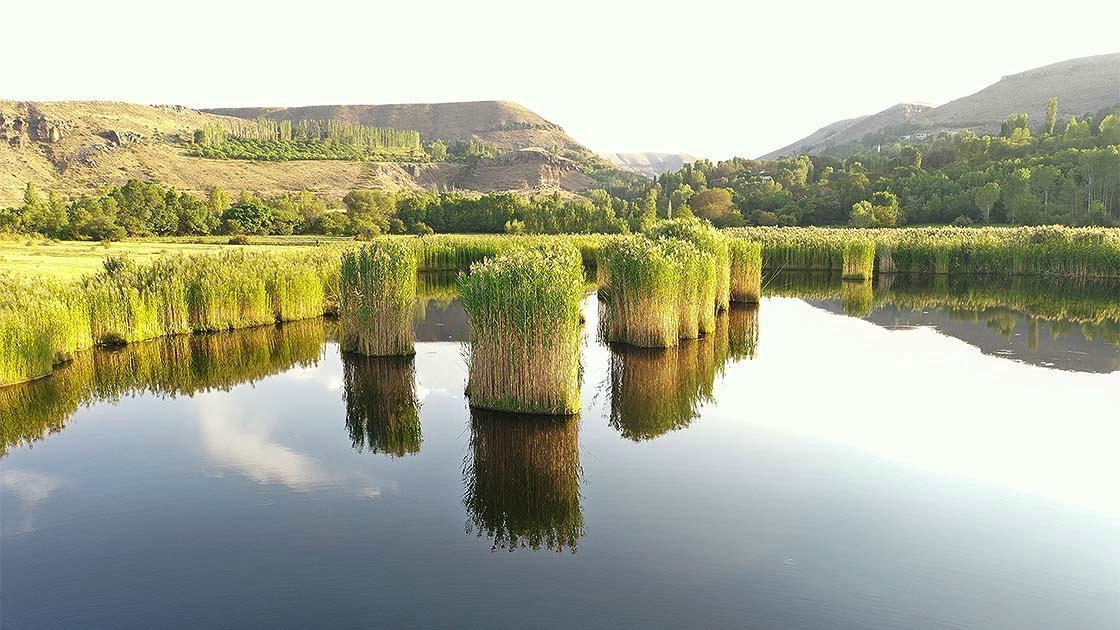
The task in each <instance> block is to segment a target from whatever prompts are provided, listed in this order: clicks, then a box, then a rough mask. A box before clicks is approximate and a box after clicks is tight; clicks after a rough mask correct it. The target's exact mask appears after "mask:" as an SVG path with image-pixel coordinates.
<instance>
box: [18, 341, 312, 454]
mask: <svg viewBox="0 0 1120 630" xmlns="http://www.w3.org/2000/svg"><path fill="white" fill-rule="evenodd" d="M333 330H334V327H333V325H332V324H331V323H330V322H328V321H326V320H323V319H312V320H305V321H298V322H290V323H287V324H284V325H282V326H262V327H259V328H250V329H245V330H237V331H231V332H221V333H213V334H206V335H176V336H173V337H163V338H160V339H155V340H152V341H146V342H142V343H135V344H129V345H127V346H123V347H121V348H114V349H111V350H107V349H96V350H93V351H91V352H82V353H79V354H78V355H77V356H76V357H75V358H74V360H73V361H71V362H70V363H68V364H66V365H63V366H61V367H60V368H59V369H58V370H56V371H55V372H54V373H53V374H52V375H50V376H47V377H45V378H42V379H39V380H36V381H32V382H30V383H25V384H22V385H16V386H13V387H4V388H0V429H2V431H0V455H3V454H4V453H6V452H7V451H8V449H9V448H12V447H15V446H18V445H21V444H31V443H32V442H35V441H36V440H40V439H42V438H43V437H44V436H46V435H47V434H49V433H55V432H58V431H61V430H62V429H63V428H65V426H66V420H67V419H68V418H69V417H70V416H71V415H73V414H74V412H76V411H77V410H78V409H79V408H81V407H83V406H90V405H93V404H96V403H99V402H104V401H116V400H119V399H120V398H122V397H124V396H130V395H134V394H139V393H144V392H148V393H151V394H154V395H156V396H160V397H170V398H174V397H177V396H194V395H195V394H198V393H201V392H206V391H211V390H224V391H228V390H229V389H231V388H232V387H234V386H235V385H238V384H241V383H247V382H248V383H251V382H254V381H257V380H260V379H262V378H264V377H266V376H270V375H272V374H277V373H280V372H284V371H287V370H290V369H292V368H295V367H308V366H311V365H315V364H317V363H318V361H319V359H320V356H321V353H322V350H323V343H324V342H325V341H326V340H327V339H328V338H330V337H331V336H333V334H334V333H333Z"/></svg>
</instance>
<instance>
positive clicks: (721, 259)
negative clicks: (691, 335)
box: [646, 217, 731, 311]
mask: <svg viewBox="0 0 1120 630" xmlns="http://www.w3.org/2000/svg"><path fill="white" fill-rule="evenodd" d="M646 235H647V236H649V237H650V238H652V239H655V240H662V239H669V238H677V239H681V240H685V241H688V242H690V243H692V244H693V245H695V246H696V248H697V249H699V250H700V251H701V252H703V253H704V254H707V255H709V256H711V257H712V258H713V259H714V261H715V276H716V278H715V308H716V310H717V311H725V310H727V308H728V307H729V306H730V304H731V252H730V249H729V248H728V240H727V237H726V236H724V235H723V234H722V233H721V232H720V231H719V230H716V229H715V228H713V227H712V226H711V224H709V223H708V222H706V221H703V220H701V219H697V218H696V217H685V218H683V219H672V220H668V221H661V222H659V223H656V224H655V225H654V226H653V227H651V228H650V229H649V230H647V231H646Z"/></svg>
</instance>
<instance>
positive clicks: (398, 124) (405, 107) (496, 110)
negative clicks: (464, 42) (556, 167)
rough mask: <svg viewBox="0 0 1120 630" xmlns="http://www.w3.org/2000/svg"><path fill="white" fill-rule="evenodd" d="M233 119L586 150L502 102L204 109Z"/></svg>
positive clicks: (514, 105)
mask: <svg viewBox="0 0 1120 630" xmlns="http://www.w3.org/2000/svg"><path fill="white" fill-rule="evenodd" d="M205 111H207V112H208V113H212V114H218V115H224V116H236V117H238V118H272V119H275V120H291V121H293V122H295V121H299V120H328V119H333V120H342V121H346V122H352V123H360V124H363V125H369V126H373V127H392V128H395V129H415V130H416V131H419V132H420V136H421V137H422V138H423V139H424V141H425V142H427V141H429V140H435V139H439V140H443V141H445V142H447V141H451V140H469V139H471V138H474V139H478V140H484V141H486V142H489V143H490V144H493V145H495V146H498V147H500V148H503V149H524V148H527V147H540V148H543V149H547V150H549V151H552V152H560V151H563V150H573V151H578V152H581V153H586V152H588V150H587V148H586V147H584V146H582V145H581V144H579V143H578V142H576V141H575V140H573V139H572V138H571V137H569V136H568V134H566V133H564V130H563V129H562V128H561V127H560V125H557V124H556V123H553V122H549V121H548V120H545V119H544V118H542V117H540V116H538V115H537V114H535V113H534V112H532V111H530V110H528V109H526V108H525V107H523V106H521V105H518V104H517V103H510V102H507V101H478V102H469V103H409V104H394V105H315V106H311V107H244V108H241V107H233V108H222V109H210V110H205Z"/></svg>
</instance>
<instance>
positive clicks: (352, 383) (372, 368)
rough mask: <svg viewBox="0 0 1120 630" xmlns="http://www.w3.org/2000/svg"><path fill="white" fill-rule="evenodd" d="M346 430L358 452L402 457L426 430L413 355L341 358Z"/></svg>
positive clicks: (417, 446)
mask: <svg viewBox="0 0 1120 630" xmlns="http://www.w3.org/2000/svg"><path fill="white" fill-rule="evenodd" d="M342 379H343V396H344V397H345V399H346V428H347V430H348V431H349V432H350V442H351V444H352V445H353V446H354V448H355V449H357V450H358V451H363V450H364V451H368V452H370V453H384V454H387V455H391V456H393V457H404V456H405V455H410V454H413V453H418V452H420V443H421V442H422V441H423V434H422V430H421V426H420V402H419V401H418V400H417V399H416V366H415V361H414V359H413V357H410V356H409V357H363V356H357V355H350V354H344V355H343V357H342Z"/></svg>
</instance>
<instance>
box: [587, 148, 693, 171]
mask: <svg viewBox="0 0 1120 630" xmlns="http://www.w3.org/2000/svg"><path fill="white" fill-rule="evenodd" d="M600 157H602V158H604V159H606V160H607V161H608V162H610V163H611V164H614V165H615V166H617V167H619V168H621V169H623V170H626V171H630V172H633V173H638V174H640V175H645V176H646V177H657V176H658V175H660V174H662V173H668V172H669V171H676V170H679V169H680V168H681V167H682V166H684V165H685V164H690V163H692V162H695V161H696V160H698V159H699V158H697V157H696V156H694V155H688V154H685V153H601V154H600Z"/></svg>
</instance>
